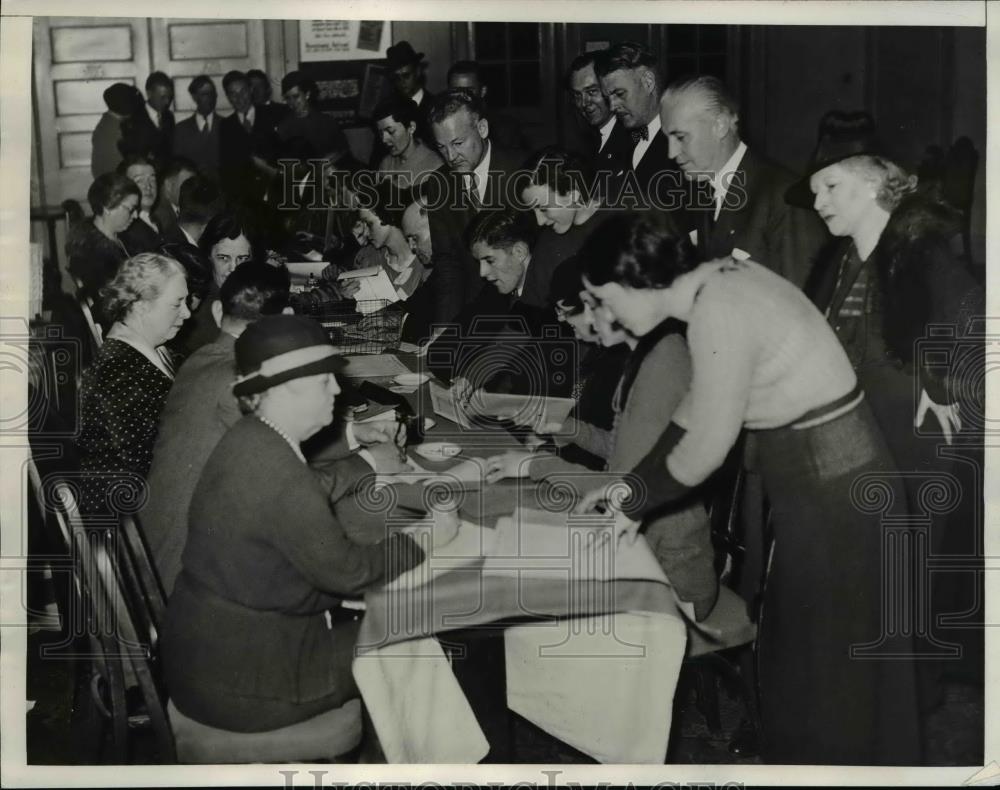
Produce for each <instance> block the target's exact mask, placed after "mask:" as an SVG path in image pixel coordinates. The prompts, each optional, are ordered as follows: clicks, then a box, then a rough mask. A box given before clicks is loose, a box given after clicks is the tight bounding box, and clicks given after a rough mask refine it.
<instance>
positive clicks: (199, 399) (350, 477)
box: [140, 261, 398, 595]
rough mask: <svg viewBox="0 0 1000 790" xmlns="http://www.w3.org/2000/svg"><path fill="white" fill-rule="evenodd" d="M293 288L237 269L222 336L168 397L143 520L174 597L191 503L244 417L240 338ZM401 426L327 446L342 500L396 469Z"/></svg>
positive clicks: (218, 314)
mask: <svg viewBox="0 0 1000 790" xmlns="http://www.w3.org/2000/svg"><path fill="white" fill-rule="evenodd" d="M288 288H289V280H288V273H287V272H285V271H284V270H282V269H278V268H275V267H273V266H268V265H267V264H263V263H254V262H252V261H249V262H247V263H243V264H241V265H240V266H238V267H236V269H235V270H234V271H233V273H232V274H231V275H229V277H228V278H226V281H225V282H224V283H223V284H222V289H221V293H220V297H219V299H218V300H215V301H214V302H213V304H212V306H211V310H212V315H213V317H214V318H215V321H216V323H218V325H219V327H220V328H221V331H220V333H219V335H218V337H217V338H216V339H215V341H214V342H212V343H209V344H208V345H206V346H202V347H201V348H199V349H198V350H197V351H195V352H194V353H193V354H192V355H191V357H190V358H189V359H188V360H186V361H185V363H184V364H183V365H182V366H181V368H180V370H179V371H178V373H177V377H176V378H175V380H174V386H173V387H172V388H171V390H170V394H169V396H168V397H167V402H166V405H165V406H164V409H163V414H162V416H161V418H160V431H159V435H158V437H157V440H156V445H155V447H154V449H153V465H152V468H151V469H150V474H149V480H148V485H149V500H148V502H147V504H146V507H145V508H144V509H143V511H142V513H141V516H140V519H141V524H142V528H143V531H144V533H145V535H146V540H147V542H148V543H149V547H150V551H151V552H152V554H153V559H154V562H155V564H156V569H157V572H158V573H159V574H160V579H161V580H162V582H163V586H164V589H165V590H166V592H167V594H168V595H169V594H170V592H171V591H172V590H173V587H174V582H175V580H176V578H177V574H178V573H180V569H181V552H182V551H183V549H184V542H185V540H186V538H187V531H188V522H187V516H188V506H189V505H190V503H191V497H192V495H193V494H194V489H195V486H196V485H197V483H198V478H199V476H200V475H201V472H202V469H203V467H204V466H205V462H206V461H207V460H208V457H209V455H211V453H212V451H213V450H214V449H215V446H216V445H217V444H218V443H219V440H220V439H221V438H222V437H223V435H224V434H225V433H226V431H227V430H229V428H231V427H232V426H233V425H235V424H236V422H238V421H239V418H240V411H239V406H238V404H237V401H236V398H235V396H234V395H233V392H232V383H233V376H234V370H235V351H234V349H235V345H236V339H237V338H239V337H240V335H242V334H243V331H244V330H245V329H246V328H247V326H249V325H250V324H251V323H253V322H254V321H257V320H259V319H260V318H262V317H263V316H267V315H274V314H279V313H282V312H284V311H287V310H288V309H289V308H288ZM394 427H395V426H394V425H392V426H389V425H388V424H387V423H375V424H372V425H354V424H351V423H348V424H347V426H346V430H345V431H344V433H343V434H342V435H339V434H338V437H337V439H336V440H335V441H333V442H330V443H329V446H328V447H326V448H325V449H324V450H323V452H322V455H323V457H324V458H326V459H327V461H331V462H334V466H333V472H334V479H335V480H336V485H335V486H334V488H333V489H332V491H331V496H332V497H333V498H334V499H336V498H339V497H340V496H342V495H343V494H344V492H346V490H348V489H349V488H350V487H351V486H352V485H354V484H355V483H356V482H357V480H358V479H359V478H361V477H363V476H364V475H366V474H369V473H370V472H371V470H372V466H377V467H379V468H380V469H381V470H383V471H385V470H386V469H389V470H390V471H391V470H393V469H395V468H396V464H397V463H398V460H397V457H398V456H397V453H396V450H395V447H394V446H393V444H392V440H393V436H394V431H393V430H392V428H394ZM359 445H364V446H366V447H368V449H366V450H362V451H361V453H359V454H358V455H361V458H363V459H364V461H365V462H362V461H361V460H360V459H359V458H357V457H356V456H355V453H354V452H353V450H354V449H356V448H357V447H358V446H359ZM378 445H382V446H378ZM366 462H367V463H366Z"/></svg>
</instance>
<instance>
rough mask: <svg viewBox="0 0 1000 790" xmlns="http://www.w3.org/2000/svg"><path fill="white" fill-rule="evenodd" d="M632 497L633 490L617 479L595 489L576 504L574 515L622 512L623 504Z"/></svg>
mask: <svg viewBox="0 0 1000 790" xmlns="http://www.w3.org/2000/svg"><path fill="white" fill-rule="evenodd" d="M631 495H632V489H631V488H629V486H628V483H626V482H625V481H624V480H620V479H616V480H611V481H610V482H608V483H605V484H604V485H603V486H601V487H600V488H595V489H594V490H593V491H590V492H589V493H587V494H584V496H583V498H582V499H581V500H580V501H579V502H577V503H576V505H575V506H574V508H573V512H574V513H589V512H591V511H598V512H602V511H606V510H613V511H620V510H621V506H622V502H624V501H625V500H626V499H628V497H629V496H631Z"/></svg>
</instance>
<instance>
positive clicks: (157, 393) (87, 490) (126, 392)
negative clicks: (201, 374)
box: [79, 338, 173, 514]
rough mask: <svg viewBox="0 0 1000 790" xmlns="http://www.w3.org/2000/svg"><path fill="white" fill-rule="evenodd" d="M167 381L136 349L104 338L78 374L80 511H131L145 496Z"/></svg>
mask: <svg viewBox="0 0 1000 790" xmlns="http://www.w3.org/2000/svg"><path fill="white" fill-rule="evenodd" d="M172 383H173V381H172V379H171V378H170V377H168V376H167V375H165V374H164V373H163V372H162V371H161V370H160V369H159V368H157V367H156V366H155V365H154V364H153V363H152V362H150V361H149V360H148V359H146V357H145V356H143V355H142V353H140V352H139V351H138V350H137V349H135V348H133V347H132V346H130V345H129V344H128V343H124V342H122V341H121V340H116V339H114V338H109V339H108V340H107V341H106V342H105V343H104V345H103V346H102V347H101V350H100V353H99V354H98V356H97V360H96V361H95V362H94V364H93V365H92V366H91V367H90V368H88V370H87V371H86V372H85V373H84V374H83V386H82V392H81V410H82V414H81V417H82V429H81V431H80V441H79V445H80V468H81V472H82V473H83V474H82V480H81V503H80V507H81V510H82V511H83V512H84V513H92V514H113V513H114V512H115V511H116V509H117V508H119V507H121V508H123V509H126V510H129V511H132V510H135V505H136V504H139V503H138V501H137V499H136V498H137V497H141V498H144V497H145V494H144V491H143V484H144V481H145V477H146V474H147V473H148V472H149V467H150V465H151V464H152V461H153V444H154V442H155V441H156V433H157V429H158V427H159V421H160V412H161V411H162V410H163V404H164V402H165V401H166V398H167V393H168V392H169V391H170V386H171V384H172Z"/></svg>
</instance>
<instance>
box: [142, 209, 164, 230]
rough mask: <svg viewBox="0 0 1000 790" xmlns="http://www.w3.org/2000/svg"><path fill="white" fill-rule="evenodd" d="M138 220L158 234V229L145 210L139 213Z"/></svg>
mask: <svg viewBox="0 0 1000 790" xmlns="http://www.w3.org/2000/svg"><path fill="white" fill-rule="evenodd" d="M139 219H141V220H142V221H143V222H145V223H146V224H147V225H149V227H151V228H152V229H153V230H155V231H156V232H157V233H159V232H160V229H159V228H158V227H156V223H155V222H153V218H152V217H151V216H149V212H148V211H146V210H145V209H143V210H142V211H140V212H139Z"/></svg>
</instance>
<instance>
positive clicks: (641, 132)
mask: <svg viewBox="0 0 1000 790" xmlns="http://www.w3.org/2000/svg"><path fill="white" fill-rule="evenodd" d="M628 133H629V134H630V135H631V136H632V142H633V143H638V142H639V141H640V140H648V139H649V127H648V126H640V127H639V128H638V129H629V132H628Z"/></svg>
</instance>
